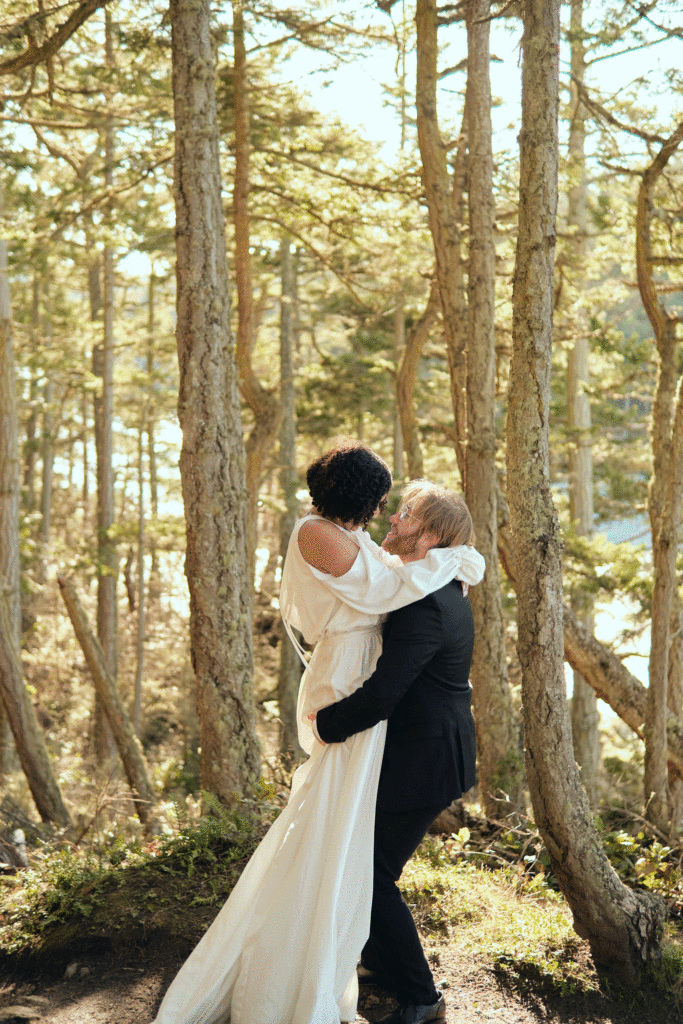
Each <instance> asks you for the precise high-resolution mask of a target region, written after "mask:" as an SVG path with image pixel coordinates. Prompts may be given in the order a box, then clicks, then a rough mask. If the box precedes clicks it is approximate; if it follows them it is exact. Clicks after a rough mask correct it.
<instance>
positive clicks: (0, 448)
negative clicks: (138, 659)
mask: <svg viewBox="0 0 683 1024" xmlns="http://www.w3.org/2000/svg"><path fill="white" fill-rule="evenodd" d="M7 277H8V269H7V246H6V244H5V242H4V240H0V703H1V704H2V705H3V708H4V711H5V714H6V720H7V722H8V723H9V726H10V728H11V730H12V734H13V736H14V742H15V745H16V751H17V754H18V756H19V762H20V764H21V767H22V770H23V772H24V775H25V776H26V780H27V782H28V784H29V788H30V790H31V794H32V796H33V799H34V801H35V804H36V808H37V809H38V813H39V814H40V816H41V818H42V819H43V821H53V822H55V823H56V824H58V825H68V824H70V818H69V812H68V811H67V809H66V807H65V806H64V801H63V800H62V795H61V793H60V791H59V786H58V784H57V780H56V779H55V776H54V773H53V771H52V768H51V766H50V760H49V757H48V754H47V750H46V749H45V744H44V742H43V737H42V735H41V732H40V727H39V726H38V723H37V721H36V716H35V712H34V710H33V705H32V704H31V698H30V696H29V693H28V690H27V689H26V686H25V685H24V680H23V675H22V668H21V605H20V597H19V572H20V570H19V450H18V436H17V435H18V429H17V402H16V375H15V368H14V350H13V345H12V315H11V309H10V298H9V284H8V279H7ZM2 725H3V722H2V721H1V720H0V728H1V727H2ZM0 743H2V745H3V746H4V748H5V749H4V750H3V749H2V748H0V753H2V754H3V757H4V760H5V761H6V762H7V761H8V760H9V755H10V752H11V747H8V745H7V741H6V739H5V737H4V736H3V735H2V734H0Z"/></svg>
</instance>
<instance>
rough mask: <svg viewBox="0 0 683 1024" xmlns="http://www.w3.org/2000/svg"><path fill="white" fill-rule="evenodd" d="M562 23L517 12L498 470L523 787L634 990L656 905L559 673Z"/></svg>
mask: <svg viewBox="0 0 683 1024" xmlns="http://www.w3.org/2000/svg"><path fill="white" fill-rule="evenodd" d="M559 22H560V19H559V0H553V2H552V3H548V2H547V0H529V2H528V3H527V4H526V5H525V8H524V37H523V41H522V45H523V54H524V60H523V65H522V128H521V132H520V136H519V138H520V205H519V234H518V241H517V255H516V264H515V277H514V288H513V329H512V334H513V353H512V362H511V368H510V401H509V411H508V427H507V438H508V451H507V468H508V500H509V503H510V525H511V530H512V538H513V559H514V564H515V569H516V574H517V605H518V641H517V647H518V653H519V659H520V663H521V666H522V700H523V709H524V725H525V734H526V736H525V738H526V763H527V778H528V782H529V790H530V793H531V799H532V804H533V808H534V816H535V821H536V825H537V826H538V829H539V831H540V833H541V836H542V837H543V841H544V843H545V845H546V848H547V850H548V853H549V855H550V859H551V863H552V868H553V871H554V873H555V875H556V877H557V879H558V881H559V883H560V887H561V889H562V892H563V893H564V896H565V898H566V900H567V902H568V904H569V906H570V907H571V910H572V913H573V915H574V927H575V929H576V931H577V932H578V934H579V935H581V936H582V937H583V938H586V939H588V941H589V943H590V948H591V952H592V955H593V959H594V961H595V964H596V967H597V968H598V970H599V971H600V972H602V973H605V974H607V975H610V976H612V977H615V978H617V979H618V980H619V981H621V982H622V983H624V984H628V985H636V984H637V983H638V980H639V977H640V973H641V968H642V967H643V966H644V965H645V964H646V963H647V962H648V961H649V960H650V958H651V957H653V956H654V955H656V953H657V951H658V948H659V935H660V931H661V925H662V921H663V906H662V904H661V901H659V900H657V899H656V898H654V897H652V896H651V895H649V894H641V893H635V892H631V891H630V890H628V889H627V888H626V887H625V886H624V885H622V883H621V882H620V880H619V878H618V876H617V874H616V872H615V871H614V869H613V868H612V867H611V865H610V863H609V861H608V859H607V857H606V855H605V853H604V851H603V849H602V847H601V844H600V839H599V836H598V834H597V832H596V830H595V828H594V826H593V823H592V818H591V813H590V807H589V805H588V801H587V799H586V795H585V793H584V790H583V787H582V786H581V780H580V778H579V773H578V769H577V767H576V763H575V761H574V752H573V749H572V741H571V729H570V725H569V714H568V709H567V701H566V694H565V681H564V670H563V624H562V557H561V555H562V551H561V540H560V531H559V524H558V521H557V515H556V512H555V508H554V505H553V500H552V494H551V490H550V471H549V454H548V431H549V406H550V369H551V352H552V342H553V260H554V250H555V217H556V210H557V161H558V139H557V113H558V82H559V77H558V54H559V28H560V26H559Z"/></svg>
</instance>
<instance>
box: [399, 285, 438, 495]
mask: <svg viewBox="0 0 683 1024" xmlns="http://www.w3.org/2000/svg"><path fill="white" fill-rule="evenodd" d="M439 308H440V300H439V289H438V286H437V283H436V278H432V282H431V285H430V288H429V298H428V300H427V306H426V308H425V311H424V313H423V314H422V316H420V317H419V318H418V319H417V320H416V321H415V323H414V324H413V326H412V328H411V329H410V331H409V332H408V337H407V338H406V344H405V348H404V350H403V358H402V359H401V362H400V365H399V367H398V372H397V374H396V401H397V404H398V413H399V416H400V419H401V435H402V437H403V447H404V449H405V454H406V461H407V463H408V479H409V480H418V479H419V478H420V477H422V476H423V475H424V464H423V461H422V446H421V444H420V431H419V428H418V425H417V416H416V415H415V406H414V403H413V394H414V392H415V382H416V380H417V369H418V366H419V364H420V354H421V352H422V348H423V346H424V343H425V341H426V340H427V338H428V337H429V332H430V330H431V328H432V326H433V324H434V323H436V320H437V317H438V315H439Z"/></svg>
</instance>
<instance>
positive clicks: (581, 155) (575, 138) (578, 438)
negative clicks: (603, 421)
mask: <svg viewBox="0 0 683 1024" xmlns="http://www.w3.org/2000/svg"><path fill="white" fill-rule="evenodd" d="M570 40H571V70H572V82H571V83H570V90H571V99H570V128H569V176H570V185H569V189H568V191H567V207H568V209H567V224H568V225H569V229H570V232H571V246H572V253H571V257H570V259H571V275H572V277H573V278H574V279H575V280H574V281H571V282H570V287H571V288H572V294H571V304H572V309H573V311H574V312H573V316H574V319H573V322H572V323H570V324H569V329H570V330H571V332H572V334H573V338H572V343H571V347H570V349H569V351H568V353H567V375H566V382H567V429H568V433H569V449H568V456H569V514H570V516H571V520H572V526H573V529H574V530H576V532H577V534H578V535H579V536H581V537H591V536H592V534H593V452H592V446H591V444H592V442H591V406H590V398H589V388H590V373H589V353H590V344H589V340H588V330H589V328H588V316H587V313H586V311H585V310H584V309H583V307H582V305H581V303H580V302H576V301H575V299H576V297H577V296H578V294H579V292H580V289H581V288H582V287H583V286H584V285H585V264H586V253H587V240H588V179H587V175H586V155H585V141H586V127H585V125H586V110H585V107H584V105H583V102H582V100H581V94H580V91H579V88H578V85H579V84H580V83H582V82H583V79H584V73H585V53H586V44H585V40H584V30H583V0H571V15H570ZM569 315H570V316H571V314H569ZM572 605H573V607H574V610H575V611H576V612H577V614H578V615H580V616H581V617H582V618H583V620H584V622H585V623H586V625H587V626H588V627H589V628H590V629H592V628H593V609H592V601H591V600H590V599H589V598H588V596H587V595H586V594H580V595H576V596H574V597H573V599H572ZM571 719H572V739H573V743H574V755H575V757H576V760H577V763H578V764H579V765H580V767H581V781H582V782H583V785H584V789H585V790H586V794H587V796H588V799H589V800H590V802H591V806H592V807H596V806H597V803H598V799H599V782H600V760H601V758H600V733H599V731H598V726H599V723H600V714H599V712H598V698H597V694H596V692H595V690H594V689H593V688H592V687H591V686H589V685H588V683H587V682H586V681H585V679H583V678H582V677H581V674H580V673H578V672H575V673H574V693H573V696H572V703H571Z"/></svg>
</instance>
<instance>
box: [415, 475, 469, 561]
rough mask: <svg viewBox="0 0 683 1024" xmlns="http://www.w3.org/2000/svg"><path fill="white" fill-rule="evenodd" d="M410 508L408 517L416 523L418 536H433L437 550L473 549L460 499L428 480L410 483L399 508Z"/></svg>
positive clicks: (453, 492) (466, 517) (464, 507)
mask: <svg viewBox="0 0 683 1024" xmlns="http://www.w3.org/2000/svg"><path fill="white" fill-rule="evenodd" d="M407 505H410V510H411V511H410V514H411V515H412V516H414V518H415V519H419V521H420V534H423V533H434V534H436V536H437V537H438V538H439V539H438V543H437V545H436V546H437V547H439V548H452V547H456V545H458V544H467V545H470V546H471V545H473V544H474V542H475V536H474V526H473V524H472V516H471V515H470V510H469V509H468V507H467V505H466V504H465V501H464V499H463V498H461V497H460V495H459V494H456V492H455V491H449V490H447V489H446V488H445V487H442V486H441V485H440V484H433V483H430V482H429V480H411V482H410V483H409V484H408V486H407V487H406V489H405V490H404V492H403V497H402V498H401V505H400V508H405V507H406V506H407Z"/></svg>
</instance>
